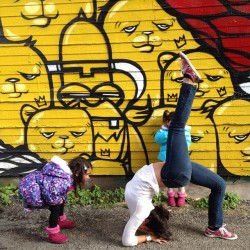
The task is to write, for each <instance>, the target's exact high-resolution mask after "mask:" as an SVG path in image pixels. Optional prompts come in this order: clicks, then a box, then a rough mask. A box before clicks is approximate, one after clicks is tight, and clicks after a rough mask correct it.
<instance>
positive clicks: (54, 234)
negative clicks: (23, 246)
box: [46, 225, 69, 244]
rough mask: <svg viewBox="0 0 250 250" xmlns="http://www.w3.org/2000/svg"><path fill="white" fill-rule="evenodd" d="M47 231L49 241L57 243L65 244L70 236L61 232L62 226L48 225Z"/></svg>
mask: <svg viewBox="0 0 250 250" xmlns="http://www.w3.org/2000/svg"><path fill="white" fill-rule="evenodd" d="M46 233H47V234H48V235H49V237H48V241H49V242H50V243H55V244H63V243H65V242H67V241H68V240H69V237H67V236H65V235H63V234H60V227H59V226H58V225H57V226H56V227H47V228H46Z"/></svg>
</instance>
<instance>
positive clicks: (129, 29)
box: [122, 25, 138, 34]
mask: <svg viewBox="0 0 250 250" xmlns="http://www.w3.org/2000/svg"><path fill="white" fill-rule="evenodd" d="M137 26H138V25H134V26H129V27H126V28H124V29H122V31H125V32H126V33H129V34H132V33H133V32H134V31H135V30H136V29H137Z"/></svg>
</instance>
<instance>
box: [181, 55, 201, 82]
mask: <svg viewBox="0 0 250 250" xmlns="http://www.w3.org/2000/svg"><path fill="white" fill-rule="evenodd" d="M179 55H180V57H183V58H184V59H185V60H186V61H187V63H188V65H189V66H190V68H191V69H192V70H193V71H194V72H195V74H196V76H197V80H196V82H197V83H199V82H202V79H201V76H200V74H199V73H198V71H197V70H196V69H195V67H194V66H193V64H192V63H191V62H190V60H189V59H188V57H187V56H186V55H185V54H184V53H183V52H179Z"/></svg>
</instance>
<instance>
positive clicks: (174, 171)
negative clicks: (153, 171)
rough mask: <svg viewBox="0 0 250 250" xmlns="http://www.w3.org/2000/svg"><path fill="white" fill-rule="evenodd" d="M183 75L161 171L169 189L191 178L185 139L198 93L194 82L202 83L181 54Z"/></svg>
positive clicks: (180, 185) (182, 184)
mask: <svg viewBox="0 0 250 250" xmlns="http://www.w3.org/2000/svg"><path fill="white" fill-rule="evenodd" d="M180 56H181V59H182V69H181V71H182V74H183V75H184V80H185V79H186V80H187V81H188V82H190V83H186V82H183V83H182V86H181V89H180V94H179V99H178V102H177V106H176V110H175V114H174V117H173V119H172V121H171V124H170V126H169V132H168V142H167V155H166V159H167V161H166V163H165V165H164V166H163V168H162V171H161V178H162V181H163V182H164V184H165V185H166V186H167V187H182V186H185V185H186V184H187V183H188V182H189V181H190V178H191V172H192V168H191V162H190V158H189V153H188V147H187V143H186V137H185V125H186V122H187V120H188V118H189V115H190V112H191V109H192V104H193V100H194V97H195V93H196V85H194V84H193V83H194V82H198V81H201V79H200V76H199V74H198V72H197V71H196V70H195V69H194V67H193V65H192V64H191V62H190V61H189V60H188V58H187V57H186V56H185V55H184V54H183V53H181V54H180Z"/></svg>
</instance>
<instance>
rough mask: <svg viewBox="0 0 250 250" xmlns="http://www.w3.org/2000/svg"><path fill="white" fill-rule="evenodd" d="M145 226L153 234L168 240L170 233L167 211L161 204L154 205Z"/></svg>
mask: <svg viewBox="0 0 250 250" xmlns="http://www.w3.org/2000/svg"><path fill="white" fill-rule="evenodd" d="M147 219H148V222H147V223H146V226H147V227H148V228H149V229H150V230H151V231H152V232H153V233H154V234H155V236H157V237H160V238H163V239H165V240H170V236H171V235H172V234H171V232H170V231H169V226H168V220H169V211H168V210H167V209H165V208H164V207H163V206H162V205H159V206H155V208H154V209H153V210H152V211H151V212H150V215H149V216H148V218H147Z"/></svg>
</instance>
